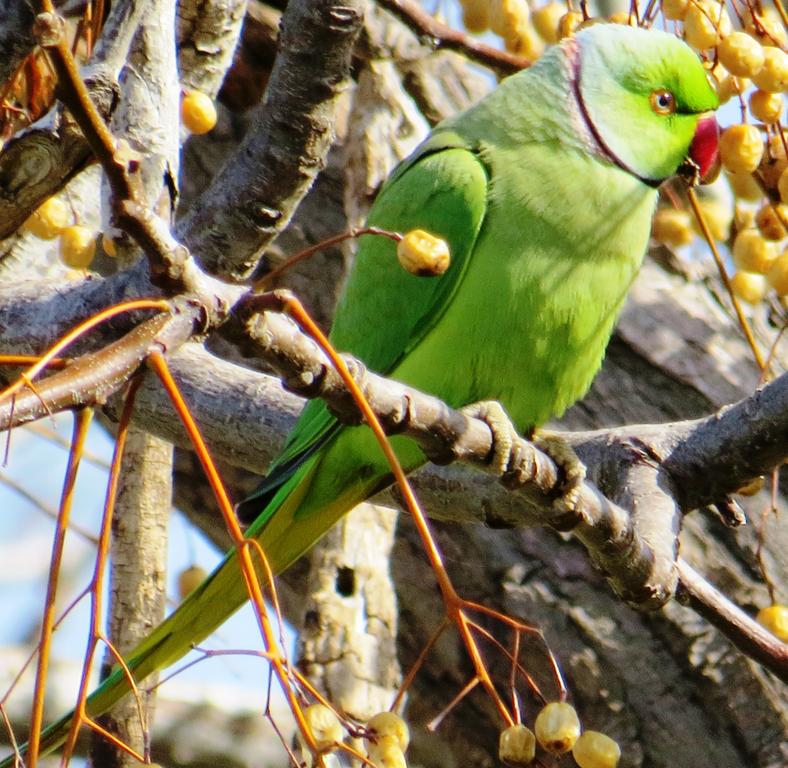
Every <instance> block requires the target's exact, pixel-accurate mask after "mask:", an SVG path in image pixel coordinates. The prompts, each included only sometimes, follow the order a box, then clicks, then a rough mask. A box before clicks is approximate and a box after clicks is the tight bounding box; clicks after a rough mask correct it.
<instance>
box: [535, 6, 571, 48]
mask: <svg viewBox="0 0 788 768" xmlns="http://www.w3.org/2000/svg"><path fill="white" fill-rule="evenodd" d="M565 13H566V4H565V3H558V2H553V3H548V4H547V5H543V6H542V7H541V8H537V9H536V10H535V11H534V12H533V13H532V14H531V20H532V22H533V25H534V28H535V29H536V32H537V34H538V35H539V37H541V38H542V40H544V41H545V42H546V43H557V42H558V41H559V39H560V38H559V36H558V24H559V22H560V21H561V17H562V16H563V15H564V14H565Z"/></svg>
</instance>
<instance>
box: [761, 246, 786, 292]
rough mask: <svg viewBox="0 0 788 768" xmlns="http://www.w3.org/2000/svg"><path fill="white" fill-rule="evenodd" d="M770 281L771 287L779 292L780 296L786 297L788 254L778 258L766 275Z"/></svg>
mask: <svg viewBox="0 0 788 768" xmlns="http://www.w3.org/2000/svg"><path fill="white" fill-rule="evenodd" d="M766 278H767V279H768V280H769V285H771V287H772V288H774V290H775V291H776V292H777V295H778V296H785V295H786V294H788V252H785V251H783V253H782V254H781V255H780V256H778V257H777V260H776V261H775V262H774V264H773V265H772V268H771V269H770V270H769V274H768V275H766Z"/></svg>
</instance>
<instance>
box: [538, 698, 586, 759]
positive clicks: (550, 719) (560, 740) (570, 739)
mask: <svg viewBox="0 0 788 768" xmlns="http://www.w3.org/2000/svg"><path fill="white" fill-rule="evenodd" d="M534 731H536V739H537V741H538V742H539V743H540V744H541V745H542V747H544V749H546V750H547V751H548V752H552V753H553V754H554V755H561V754H563V753H564V752H568V751H569V750H570V749H572V747H573V746H574V744H575V742H576V741H577V737H578V736H579V735H580V720H579V719H578V717H577V712H575V708H574V707H573V706H572V705H571V704H567V703H566V702H565V701H553V702H551V703H550V704H548V705H547V706H546V707H545V708H544V709H543V710H542V711H541V712H540V713H539V714H538V715H537V716H536V722H535V723H534Z"/></svg>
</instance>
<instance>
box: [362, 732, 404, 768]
mask: <svg viewBox="0 0 788 768" xmlns="http://www.w3.org/2000/svg"><path fill="white" fill-rule="evenodd" d="M367 756H368V757H369V759H370V760H371V761H372V762H373V763H374V764H375V765H376V766H377V768H407V763H406V761H405V754H404V753H403V751H402V749H401V747H400V746H399V744H398V742H397V738H396V737H395V736H381V737H380V738H379V739H378V741H377V743H374V744H373V743H370V744H368V745H367Z"/></svg>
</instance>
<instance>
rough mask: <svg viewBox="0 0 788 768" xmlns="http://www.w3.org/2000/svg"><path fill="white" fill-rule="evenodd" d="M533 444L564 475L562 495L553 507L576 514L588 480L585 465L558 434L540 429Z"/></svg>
mask: <svg viewBox="0 0 788 768" xmlns="http://www.w3.org/2000/svg"><path fill="white" fill-rule="evenodd" d="M532 442H533V444H534V445H535V446H536V447H537V448H538V449H539V450H540V451H542V453H546V454H547V455H548V456H549V457H550V458H551V459H552V460H553V461H554V462H555V463H556V465H557V466H558V468H559V469H560V470H561V473H562V475H563V479H564V482H563V484H562V487H561V495H560V496H559V497H558V498H557V499H556V500H555V501H554V502H553V507H554V508H555V509H557V510H561V511H564V512H574V511H575V510H576V509H577V506H578V502H579V501H580V493H581V490H582V487H583V483H584V482H585V479H586V467H585V464H583V462H582V461H580V458H579V457H578V455H577V454H576V453H575V451H574V448H572V446H571V445H569V443H568V442H567V441H566V440H565V439H564V438H563V437H561V435H560V434H559V433H558V432H550V431H548V430H541V429H540V430H538V431H537V432H536V434H535V435H534V437H533V441H532Z"/></svg>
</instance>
